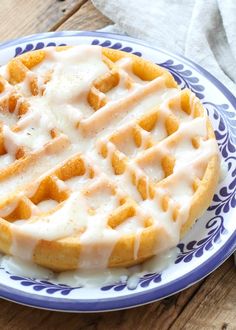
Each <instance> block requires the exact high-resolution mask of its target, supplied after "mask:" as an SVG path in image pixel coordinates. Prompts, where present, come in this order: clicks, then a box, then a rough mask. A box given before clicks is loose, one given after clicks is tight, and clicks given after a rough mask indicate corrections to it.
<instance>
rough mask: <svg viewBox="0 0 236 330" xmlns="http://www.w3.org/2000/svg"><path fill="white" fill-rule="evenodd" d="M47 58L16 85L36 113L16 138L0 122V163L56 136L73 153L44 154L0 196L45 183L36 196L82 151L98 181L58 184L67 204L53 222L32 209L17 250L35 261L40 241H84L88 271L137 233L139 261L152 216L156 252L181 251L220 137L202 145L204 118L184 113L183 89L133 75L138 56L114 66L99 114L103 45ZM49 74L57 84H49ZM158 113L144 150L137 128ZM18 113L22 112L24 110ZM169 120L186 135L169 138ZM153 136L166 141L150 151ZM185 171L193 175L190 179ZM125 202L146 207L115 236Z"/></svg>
mask: <svg viewBox="0 0 236 330" xmlns="http://www.w3.org/2000/svg"><path fill="white" fill-rule="evenodd" d="M45 51H46V59H45V60H44V61H43V62H42V63H40V64H38V65H37V66H36V67H34V68H33V69H32V72H28V73H27V75H26V79H25V80H24V81H23V82H21V83H20V84H18V85H17V88H18V90H19V91H20V92H21V93H22V94H23V95H24V97H26V98H27V102H28V103H29V109H28V111H27V113H25V114H24V115H22V116H21V118H20V119H19V120H18V122H17V123H16V129H15V130H14V131H13V130H12V129H10V127H9V123H10V122H11V120H10V121H7V120H6V121H5V119H4V116H2V117H3V121H4V125H3V129H2V132H3V137H4V147H5V149H6V151H7V155H6V156H5V155H3V156H0V161H1V157H2V160H3V164H4V165H3V166H5V165H7V164H8V162H12V161H14V159H15V155H16V152H17V150H18V149H19V148H20V147H22V146H23V147H25V148H27V150H29V151H30V152H34V151H35V152H37V151H39V150H41V149H42V148H44V146H45V145H47V144H48V143H49V142H51V141H52V136H51V132H52V130H54V129H56V130H57V132H58V133H57V134H58V136H59V137H57V138H55V140H56V139H59V140H60V139H62V140H63V136H64V135H63V134H65V135H66V136H67V137H68V139H69V140H70V147H68V148H67V150H61V151H58V150H57V151H56V152H55V154H53V157H51V155H50V153H49V154H48V155H47V153H42V156H43V157H42V159H39V160H38V161H37V166H35V168H33V171H32V168H30V169H26V170H25V172H24V175H23V176H22V177H20V178H19V176H17V175H16V176H12V177H10V178H7V179H6V180H5V181H3V182H1V191H0V196H4V194H6V192H7V193H10V192H11V191H14V189H15V186H16V185H17V186H24V185H25V184H27V182H29V181H31V180H32V181H33V180H35V178H37V183H36V184H35V185H32V186H31V187H30V188H27V189H28V190H27V189H26V190H25V194H26V195H27V196H28V197H30V196H33V194H34V192H35V191H36V190H37V185H38V184H39V183H40V182H41V179H42V178H43V173H44V172H45V171H47V174H50V170H49V171H48V169H49V168H54V169H55V165H57V164H59V165H58V166H62V164H63V162H64V161H65V160H66V159H67V158H69V157H71V156H73V155H74V154H75V153H81V154H82V155H83V159H84V161H85V164H86V167H88V166H90V167H91V168H93V171H94V178H90V177H89V173H88V172H86V173H85V174H84V175H81V176H74V177H71V178H69V179H68V180H66V181H62V180H59V179H58V178H57V177H54V180H55V182H56V184H57V187H58V189H59V190H68V189H69V191H70V194H69V197H68V199H66V200H65V201H64V202H63V203H62V204H60V205H59V207H58V208H57V209H56V210H55V212H53V213H50V214H46V215H45V214H40V213H37V212H32V217H31V218H30V219H29V220H26V221H25V220H20V221H16V222H15V223H13V224H12V225H11V227H12V231H13V245H12V248H11V253H12V254H14V255H17V256H19V257H21V258H23V259H26V260H30V258H31V257H32V253H33V250H34V247H35V245H36V244H37V241H38V240H39V239H46V240H57V239H61V238H66V237H70V236H74V235H78V239H79V240H80V243H81V247H82V252H81V255H80V260H79V266H80V267H81V268H83V269H91V268H106V266H107V263H108V260H109V257H110V255H111V253H112V250H113V247H114V245H115V244H116V242H117V240H118V239H119V238H120V236H121V235H123V234H126V233H128V234H129V233H135V235H136V241H135V246H134V258H137V256H138V252H139V245H140V238H141V234H142V230H143V229H144V220H145V219H146V218H151V219H152V220H153V221H154V228H157V229H159V230H163V234H162V235H160V238H159V242H158V244H157V247H156V253H160V252H163V251H165V250H167V249H169V248H170V247H173V246H175V245H176V244H177V243H178V241H179V230H180V225H181V223H183V222H184V221H185V220H186V219H187V217H188V211H189V207H190V205H191V198H192V196H193V189H192V182H193V180H194V179H195V177H201V176H202V174H203V173H204V170H205V168H206V165H207V162H208V161H209V159H210V157H211V156H212V155H213V154H216V153H217V145H216V142H215V140H213V139H212V140H207V141H204V138H206V136H207V126H206V122H207V118H206V116H203V117H198V118H194V117H193V115H187V114H186V113H185V112H184V111H183V110H182V109H181V102H180V90H179V89H177V88H167V87H166V85H165V79H164V78H163V77H158V78H156V79H154V80H152V81H143V80H141V79H140V78H139V77H137V76H135V75H134V74H133V72H132V60H131V59H122V60H120V61H118V62H116V64H115V67H116V70H117V71H118V72H119V74H120V79H119V84H118V85H117V86H116V87H115V88H113V89H111V90H110V91H108V92H107V93H106V95H105V94H104V93H102V92H100V91H98V94H99V96H100V97H102V98H104V97H106V99H107V103H106V104H105V105H104V106H103V107H101V108H100V109H99V110H97V111H94V110H93V108H92V107H91V106H90V105H89V103H88V101H87V96H88V93H89V91H90V89H91V86H92V83H93V81H94V80H95V79H96V78H98V77H100V76H102V75H103V74H105V73H106V72H108V67H107V66H106V64H105V63H104V62H103V61H102V52H101V48H100V47H95V46H93V47H91V46H77V47H74V48H71V49H68V50H66V51H62V52H57V51H55V50H54V49H53V48H48V49H46V50H45ZM48 73H50V75H51V78H50V80H49V81H48V82H47V83H45V77H46V75H47V74H48ZM34 77H37V79H38V85H39V88H40V90H41V92H42V93H43V95H37V96H31V93H30V90H29V83H30V81H31V80H32V78H34ZM129 84H130V85H129ZM128 85H129V87H127V86H128ZM171 98H174V99H175V101H176V104H177V106H176V107H175V110H173V109H172V110H171V109H170V108H169V105H168V104H169V103H168V102H169V100H170V99H171ZM19 102H22V100H21V101H19ZM194 102H195V98H191V104H192V106H193V105H194ZM153 108H155V110H156V111H157V113H158V120H157V123H156V125H155V126H154V127H153V129H152V131H151V132H148V131H145V130H144V129H141V127H140V128H139V129H140V134H141V145H140V147H137V145H136V143H135V141H134V138H133V137H132V134H133V133H132V129H133V127H134V125H137V119H139V118H141V117H142V116H143V115H146V114H147V112H148V111H153ZM18 109H19V105H17V108H16V110H15V112H16V113H17V112H18ZM16 113H15V114H14V116H15V115H16ZM170 115H172V116H175V117H176V118H178V119H180V120H179V128H178V129H177V131H175V132H174V133H173V134H171V135H169V136H167V130H166V120H167V118H168V116H170ZM2 117H0V119H1V118H2ZM14 118H15V117H14ZM14 120H15V119H14ZM32 128H33V129H32ZM114 132H117V133H118V134H119V135H120V136H121V139H120V142H117V143H115V144H113V143H112V142H111V140H110V139H111V136H112V134H113V133H114ZM196 136H200V138H201V139H200V146H199V148H197V149H195V148H194V147H193V145H192V138H194V137H196ZM150 138H151V139H152V141H154V142H157V141H159V143H157V144H154V145H153V146H152V147H150V145H148V143H149V142H150ZM67 143H68V141H67ZM103 143H105V145H106V147H107V156H106V158H103V157H102V155H101V154H100V151H101V145H102V144H103ZM147 147H149V148H148V149H146V148H147ZM116 148H118V149H119V150H120V151H121V152H122V153H123V154H125V155H127V156H129V160H126V161H125V162H126V166H125V171H124V173H123V174H120V175H116V174H115V173H114V169H113V167H112V159H113V155H114V153H115V152H116ZM62 149H63V148H62ZM167 155H169V156H173V157H174V158H175V165H174V170H173V173H172V174H171V175H169V176H168V177H167V178H164V176H165V173H164V171H163V169H162V166H161V161H162V158H163V157H164V156H167ZM123 157H125V156H123ZM131 158H132V159H131ZM0 166H1V165H0ZM186 170H187V171H188V172H189V173H190V175H188V176H186ZM41 176H42V177H41ZM38 177H39V178H38ZM143 178H144V179H145V182H146V196H147V198H146V200H143V199H142V197H141V195H140V193H139V192H138V189H137V186H138V184H139V182H140V180H141V179H143ZM159 182H160V184H159ZM150 184H152V185H154V188H155V196H154V198H153V199H151V196H150V191H149V185H150ZM23 194H24V190H23ZM166 195H167V196H169V197H170V200H169V203H168V209H167V210H165V211H164V210H163V207H162V199H163V198H164V197H165V196H166ZM120 196H130V197H131V198H132V199H133V200H134V201H136V202H137V203H138V205H139V206H138V208H137V214H136V215H135V216H133V217H130V218H128V219H126V220H125V221H124V222H123V223H122V224H119V225H118V226H117V227H116V228H115V229H112V228H110V227H109V226H108V218H109V216H110V215H111V213H112V212H113V211H114V210H115V209H117V208H118V207H119V206H120V205H119V198H120ZM56 204H57V203H56V202H55V201H52V200H51V201H43V202H41V203H39V204H38V206H37V207H38V209H39V211H43V212H44V211H47V210H49V209H51V208H53V207H54V206H56ZM177 206H178V207H179V206H181V207H180V210H179V217H178V219H177V221H173V212H174V210H175V209H176V207H177ZM9 207H10V206H9ZM11 207H12V209H9V210H8V209H7V210H6V209H4V210H1V211H0V216H1V214H3V215H4V216H7V215H8V214H9V213H7V212H10V211H12V210H14V208H15V207H16V205H13V206H11ZM32 208H33V206H32ZM1 212H2V213H1ZM3 215H2V216H3ZM58 219H60V221H58ZM136 280H137V278H134V279H133V280H132V281H133V282H132V281H131V282H132V283H136ZM130 285H131V284H130ZM131 286H135V284H132V285H131Z"/></svg>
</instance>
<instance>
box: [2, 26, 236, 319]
mask: <svg viewBox="0 0 236 330" xmlns="http://www.w3.org/2000/svg"><path fill="white" fill-rule="evenodd" d="M80 36H84V37H102V38H108V39H113V40H114V39H115V40H120V41H128V42H131V43H133V44H137V45H140V46H144V47H147V48H149V49H153V50H155V51H158V52H161V53H164V54H166V55H169V56H170V57H171V58H175V59H178V60H180V61H181V62H184V63H187V64H188V66H191V67H192V68H193V69H194V70H195V71H197V72H198V73H200V74H201V75H203V76H204V77H205V78H206V79H207V80H209V81H210V82H211V83H212V84H213V85H214V86H215V87H216V88H217V89H219V90H220V91H221V92H222V94H223V95H224V96H225V97H226V99H227V100H228V102H229V103H231V105H232V106H233V108H234V109H235V110H236V97H235V96H234V95H233V94H232V92H231V91H230V90H229V89H228V88H227V87H226V86H225V85H223V84H222V83H221V82H220V81H219V80H218V79H217V78H215V77H214V76H213V75H212V74H211V73H210V72H208V71H207V70H206V69H204V68H203V67H201V66H200V65H199V64H197V63H195V62H194V61H192V60H190V59H188V58H186V57H185V56H183V55H180V54H176V53H172V52H169V51H166V50H164V49H162V48H158V47H153V46H150V45H149V44H148V43H146V42H144V41H142V40H139V39H136V38H131V37H128V36H125V35H120V34H117V33H110V32H109V33H108V32H103V31H58V32H46V33H37V34H32V35H29V36H25V37H22V38H16V39H13V40H9V41H6V42H3V43H1V44H0V51H1V50H3V49H5V48H9V47H12V46H15V45H20V44H21V43H24V42H28V41H36V40H42V39H43V40H45V39H48V38H61V37H65V38H67V37H80ZM235 249H236V230H235V231H234V232H233V233H232V234H231V236H230V237H229V238H228V239H227V241H226V243H225V244H224V245H223V246H222V247H221V248H220V249H219V250H218V251H217V252H216V253H214V254H213V255H212V256H211V257H210V258H208V259H207V260H205V261H204V262H203V263H201V264H200V265H199V266H198V267H196V268H194V269H193V270H192V271H190V272H188V273H187V274H185V275H183V276H181V277H178V278H177V279H175V280H172V281H170V282H169V283H167V284H164V285H162V286H160V287H159V288H152V289H146V290H145V289H144V290H143V291H140V292H134V293H130V294H129V295H128V296H127V295H123V296H120V297H111V298H99V299H97V300H95V299H67V298H66V297H64V298H58V297H57V298H55V297H48V296H47V297H45V296H41V295H37V294H34V293H24V292H22V291H21V290H18V289H15V288H12V287H10V286H7V285H4V284H2V283H0V297H2V298H4V299H7V300H10V301H13V302H16V303H19V304H22V305H26V306H31V307H36V308H41V309H47V310H54V311H63V312H77V313H78V312H88V313H89V312H105V311H115V310H121V309H127V308H133V307H137V306H140V305H144V304H148V303H152V302H154V301H157V300H160V299H164V298H166V297H168V296H170V295H173V294H176V293H178V292H180V291H182V290H184V289H186V288H188V287H189V286H191V285H193V284H194V283H196V282H198V281H200V280H202V279H203V278H205V277H206V276H208V275H209V274H210V273H211V272H213V271H214V270H215V269H216V268H218V267H219V266H220V265H221V264H222V263H223V262H224V261H225V260H226V259H228V257H229V256H230V255H231V254H232V253H233V252H234V250H235ZM206 270H207V271H206Z"/></svg>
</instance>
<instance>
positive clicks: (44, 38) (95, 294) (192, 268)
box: [0, 31, 236, 312]
mask: <svg viewBox="0 0 236 330" xmlns="http://www.w3.org/2000/svg"><path fill="white" fill-rule="evenodd" d="M77 44H92V45H101V46H102V47H110V48H114V49H119V50H122V51H125V52H128V53H133V54H136V55H138V56H143V57H144V58H147V59H149V60H151V61H153V62H155V63H158V64H159V65H161V66H162V67H164V68H166V69H167V70H169V71H170V72H171V73H172V75H173V76H174V78H175V79H176V81H177V82H178V84H179V85H180V86H181V88H184V87H188V88H190V89H191V90H192V91H193V92H194V93H195V94H196V95H197V96H198V97H199V98H200V100H201V101H202V103H203V105H204V106H205V108H206V109H207V111H208V113H209V116H210V118H211V121H212V123H213V125H214V129H215V134H216V138H217V140H218V144H219V149H220V152H221V156H222V163H223V165H224V168H225V169H226V171H225V172H226V175H225V176H224V178H223V180H222V181H221V182H220V184H219V186H218V189H217V191H216V193H215V196H214V198H213V201H212V204H211V206H210V207H209V208H208V210H207V211H206V212H205V214H204V215H203V217H202V218H201V219H199V221H198V222H197V223H196V224H195V225H194V227H193V228H192V230H191V231H190V232H189V233H188V235H187V236H186V237H185V238H184V240H182V241H181V242H180V244H179V245H178V255H177V257H176V260H175V261H174V262H173V263H172V264H171V265H170V266H169V267H168V268H167V269H166V270H165V271H163V272H162V273H159V274H158V273H152V274H146V275H145V276H143V277H142V278H140V281H139V284H138V286H137V288H136V289H134V290H130V289H128V287H127V285H126V284H125V283H114V284H112V285H109V286H102V287H96V288H93V289H85V288H82V287H69V286H66V285H63V284H61V285H58V284H56V283H53V282H49V281H42V280H40V279H37V278H34V279H32V278H25V277H20V276H17V275H16V274H10V273H8V272H7V271H6V270H4V268H1V269H0V296H1V297H2V298H6V299H9V300H12V301H15V302H18V303H21V304H25V305H29V306H34V307H39V308H45V309H50V310H60V311H73V312H92V311H107V310H115V309H123V308H129V307H133V306H138V305H142V304H145V303H150V302H152V301H156V300H158V299H162V298H164V297H167V296H169V295H171V294H174V293H176V292H178V291H180V290H183V289H185V288H187V287H189V286H190V285H192V284H194V283H195V282H196V281H199V280H200V279H202V278H203V277H205V276H206V275H208V274H209V273H210V272H212V271H213V270H214V269H216V268H217V267H218V266H219V265H220V264H221V263H222V262H223V261H224V260H225V259H226V258H228V257H229V256H230V255H231V253H232V252H233V251H234V250H235V248H236V221H235V219H236V212H235V205H236V193H235V192H236V166H235V165H236V152H235V151H236V147H235V146H236V98H235V97H234V96H233V95H232V94H231V93H230V92H229V90H227V88H226V87H225V86H223V85H222V84H221V83H220V82H219V81H218V80H217V79H216V78H214V77H213V76H212V75H211V74H210V73H209V72H207V71H206V70H204V69H203V68H201V67H200V66H199V65H197V64H195V63H194V62H192V61H190V60H188V59H186V58H184V57H182V56H179V55H175V54H171V53H168V52H166V51H164V50H162V49H157V48H153V47H150V46H148V45H147V44H145V43H143V42H141V41H139V40H136V39H132V38H129V37H125V36H120V35H116V34H108V33H103V32H100V33H99V32H73V31H71V32H55V33H45V34H37V35H32V36H29V37H25V38H21V39H17V40H13V41H10V42H6V43H4V44H1V45H0V64H4V63H5V62H7V61H8V60H9V59H11V58H12V57H15V56H18V55H21V54H23V53H25V52H27V51H30V50H35V49H40V48H43V47H48V46H54V45H77Z"/></svg>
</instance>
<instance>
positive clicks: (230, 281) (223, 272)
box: [171, 257, 236, 330]
mask: <svg viewBox="0 0 236 330" xmlns="http://www.w3.org/2000/svg"><path fill="white" fill-rule="evenodd" d="M171 329H172V330H176V329H187V330H199V329H222V330H223V329H227V330H233V329H234V330H235V329H236V269H235V266H234V264H233V257H231V258H230V259H229V260H228V261H227V262H225V263H224V264H223V265H222V266H221V267H220V268H219V269H218V270H217V271H215V272H214V273H213V274H212V275H211V276H210V277H209V278H208V279H207V281H206V282H205V283H204V284H203V285H202V287H201V290H199V291H198V292H197V294H196V295H195V296H194V298H193V299H192V300H191V303H190V304H188V305H187V307H186V308H185V309H184V311H183V312H182V313H181V315H180V316H179V317H178V319H177V320H176V322H174V323H173V325H172V327H171Z"/></svg>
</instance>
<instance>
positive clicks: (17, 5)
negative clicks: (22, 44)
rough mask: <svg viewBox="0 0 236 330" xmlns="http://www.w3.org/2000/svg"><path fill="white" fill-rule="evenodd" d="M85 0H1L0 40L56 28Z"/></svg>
mask: <svg viewBox="0 0 236 330" xmlns="http://www.w3.org/2000/svg"><path fill="white" fill-rule="evenodd" d="M85 2H86V0H67V1H59V0H58V1H56V0H44V1H39V0H27V1H19V0H1V7H0V8H1V10H0V22H1V24H0V42H2V41H5V40H7V39H11V38H17V37H20V36H24V35H27V34H33V33H38V32H46V31H49V30H53V29H55V28H57V26H58V25H61V24H62V23H63V22H64V21H65V20H66V19H68V17H69V16H71V15H72V14H73V13H74V12H76V11H77V10H78V9H79V8H80V6H81V5H82V4H84V3H85Z"/></svg>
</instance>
